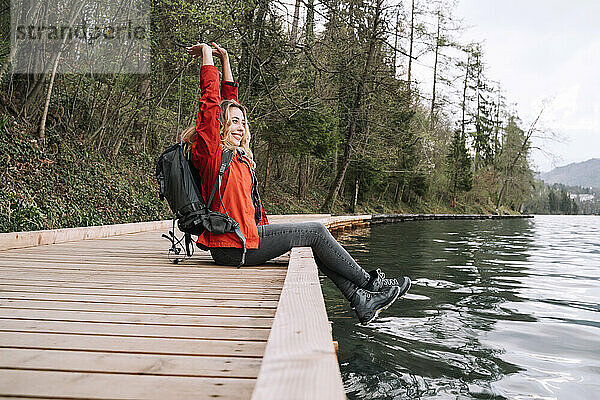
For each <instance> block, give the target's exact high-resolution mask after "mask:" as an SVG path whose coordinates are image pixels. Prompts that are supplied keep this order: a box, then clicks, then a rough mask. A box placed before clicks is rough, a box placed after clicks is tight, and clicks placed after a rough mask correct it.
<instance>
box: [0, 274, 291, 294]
mask: <svg viewBox="0 0 600 400" xmlns="http://www.w3.org/2000/svg"><path fill="white" fill-rule="evenodd" d="M0 286H3V287H5V286H8V287H34V288H45V287H47V288H58V289H60V288H70V289H110V290H120V291H137V292H140V293H145V292H150V293H153V292H156V293H172V294H173V295H175V294H181V293H196V294H198V293H225V294H227V293H232V294H240V295H243V294H256V295H271V296H277V298H279V295H280V294H281V288H278V287H271V288H265V287H254V286H246V287H236V286H215V285H204V286H202V285H195V284H194V283H191V284H189V285H186V286H177V285H169V284H164V283H163V284H153V285H143V284H138V283H136V284H132V283H123V282H116V281H115V282H103V281H98V282H92V281H87V280H85V281H66V280H58V279H57V280H34V279H30V280H26V279H6V278H0Z"/></svg>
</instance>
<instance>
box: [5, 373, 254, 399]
mask: <svg viewBox="0 0 600 400" xmlns="http://www.w3.org/2000/svg"><path fill="white" fill-rule="evenodd" d="M254 383H255V381H254V379H244V378H199V377H176V376H151V375H124V374H100V373H72V372H56V371H24V370H7V369H4V370H0V395H1V396H17V397H27V396H32V397H35V396H38V397H45V398H55V397H58V398H83V399H169V400H178V399H199V398H206V399H208V398H217V397H221V398H225V399H232V400H233V399H248V398H249V397H250V395H251V393H252V389H253V387H254Z"/></svg>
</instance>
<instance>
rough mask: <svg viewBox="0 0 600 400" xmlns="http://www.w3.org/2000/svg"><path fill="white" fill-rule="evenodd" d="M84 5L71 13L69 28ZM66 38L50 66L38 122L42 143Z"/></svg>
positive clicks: (82, 3)
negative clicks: (48, 82) (40, 116)
mask: <svg viewBox="0 0 600 400" xmlns="http://www.w3.org/2000/svg"><path fill="white" fill-rule="evenodd" d="M84 4H85V3H84V2H81V4H80V5H79V8H78V9H77V10H75V12H74V13H73V15H72V16H71V19H70V21H69V26H73V23H74V22H75V19H76V18H77V16H78V15H79V13H80V12H81V9H82V8H83V6H84ZM67 38H68V36H65V37H64V38H63V41H62V43H61V44H60V48H59V50H58V53H57V54H56V56H55V57H54V65H53V66H52V74H51V75H50V85H49V86H48V93H47V95H46V102H45V103H44V111H43V112H42V120H41V121H40V128H39V138H40V140H42V142H43V141H44V140H45V139H46V118H47V117H48V107H49V106H50V97H51V96H52V88H53V87H54V79H55V78H56V70H57V68H58V63H59V61H60V56H61V54H62V52H63V50H64V48H65V43H66V42H67Z"/></svg>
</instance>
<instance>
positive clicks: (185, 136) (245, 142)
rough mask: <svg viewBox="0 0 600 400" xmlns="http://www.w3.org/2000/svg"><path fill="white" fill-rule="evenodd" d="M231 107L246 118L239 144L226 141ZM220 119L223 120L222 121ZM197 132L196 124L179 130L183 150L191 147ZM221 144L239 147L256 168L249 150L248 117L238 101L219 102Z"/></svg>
mask: <svg viewBox="0 0 600 400" xmlns="http://www.w3.org/2000/svg"><path fill="white" fill-rule="evenodd" d="M232 108H238V109H239V110H240V111H242V114H244V119H245V120H246V124H244V134H243V135H242V140H241V141H240V145H239V147H238V146H234V145H232V144H231V143H229V142H228V141H227V131H228V129H229V127H230V126H231V117H230V110H231V109H232ZM222 121H225V123H223V122H222ZM197 136H198V133H197V132H196V126H195V125H190V126H188V127H187V128H185V129H184V130H183V132H181V146H182V147H183V151H184V152H189V151H190V150H191V149H192V143H194V142H195V141H196V138H197ZM220 136H221V144H222V145H223V147H224V148H227V149H230V150H232V151H235V150H236V149H238V148H241V149H242V150H243V151H244V153H245V155H246V157H248V158H249V159H250V163H251V165H252V168H256V163H255V162H254V155H253V154H252V150H250V128H249V127H248V117H247V113H246V107H244V106H243V105H241V104H240V103H238V102H237V101H234V100H223V101H222V102H221V129H220Z"/></svg>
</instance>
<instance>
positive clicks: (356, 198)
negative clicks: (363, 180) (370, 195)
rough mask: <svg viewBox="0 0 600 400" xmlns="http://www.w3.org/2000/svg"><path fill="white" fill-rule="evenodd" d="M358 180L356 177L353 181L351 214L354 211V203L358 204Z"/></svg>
mask: <svg viewBox="0 0 600 400" xmlns="http://www.w3.org/2000/svg"><path fill="white" fill-rule="evenodd" d="M359 183H360V182H359V180H358V178H356V180H355V181H354V202H353V203H352V214H354V213H356V205H357V204H358V189H359Z"/></svg>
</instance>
